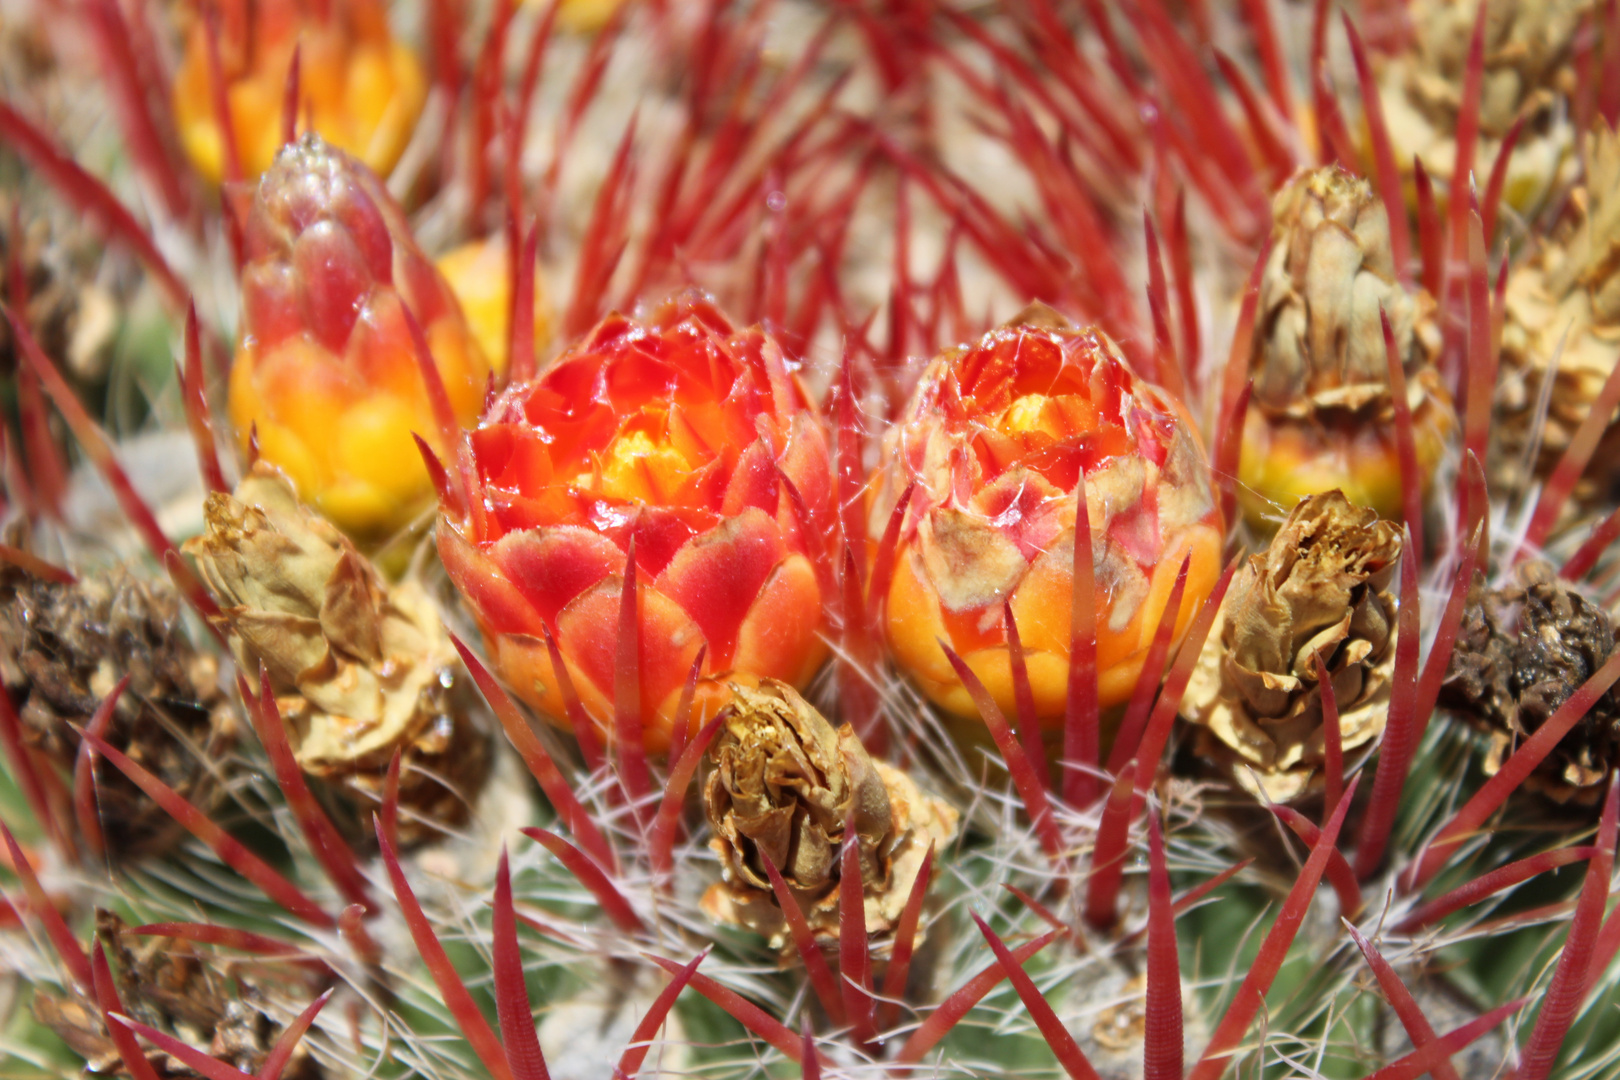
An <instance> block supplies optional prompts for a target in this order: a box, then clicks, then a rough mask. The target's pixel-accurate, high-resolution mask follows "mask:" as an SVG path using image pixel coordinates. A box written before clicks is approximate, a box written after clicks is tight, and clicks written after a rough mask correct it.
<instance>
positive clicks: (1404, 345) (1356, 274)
mask: <svg viewBox="0 0 1620 1080" xmlns="http://www.w3.org/2000/svg"><path fill="white" fill-rule="evenodd" d="M1271 212H1272V220H1273V229H1272V238H1273V245H1272V249H1271V255H1270V257H1269V259H1268V260H1267V262H1266V268H1265V272H1264V274H1263V275H1262V277H1261V280H1260V301H1259V321H1258V324H1257V332H1256V334H1255V339H1254V350H1253V352H1252V354H1251V360H1250V371H1251V372H1252V373H1253V375H1254V394H1253V397H1252V399H1251V401H1252V403H1253V404H1254V405H1255V406H1256V407H1258V408H1259V409H1261V410H1263V411H1264V412H1265V413H1266V414H1267V415H1269V416H1274V417H1288V418H1291V419H1295V420H1309V419H1311V418H1313V417H1314V416H1315V415H1316V414H1318V413H1322V412H1335V413H1347V414H1359V415H1365V414H1369V413H1377V412H1382V411H1387V409H1388V408H1389V374H1388V372H1389V362H1388V358H1387V353H1386V350H1385V346H1384V334H1383V328H1382V324H1381V322H1380V318H1379V312H1380V311H1382V312H1383V313H1384V314H1386V315H1388V316H1389V321H1390V326H1391V327H1392V328H1393V330H1394V331H1395V342H1396V346H1397V347H1398V349H1399V350H1400V354H1401V358H1402V361H1403V363H1405V364H1406V365H1407V368H1408V369H1409V370H1410V369H1413V368H1415V367H1416V366H1417V364H1418V362H1419V361H1420V360H1422V359H1423V358H1424V357H1425V356H1426V355H1427V353H1428V351H1429V346H1428V345H1427V344H1426V338H1427V337H1428V336H1432V333H1431V328H1430V324H1431V323H1432V315H1431V309H1432V307H1433V304H1432V302H1431V301H1430V300H1429V299H1428V297H1427V296H1426V295H1422V294H1420V295H1419V296H1416V297H1414V296H1413V295H1411V294H1409V293H1408V292H1407V291H1406V289H1405V288H1404V287H1403V286H1402V285H1401V283H1400V281H1399V280H1397V278H1396V274H1395V260H1394V256H1393V254H1392V253H1391V251H1390V242H1389V216H1388V214H1386V213H1385V211H1384V205H1383V203H1382V202H1381V201H1380V200H1379V198H1378V196H1377V194H1376V193H1375V192H1374V191H1373V189H1372V186H1371V185H1370V184H1368V183H1367V181H1365V180H1363V179H1360V178H1359V177H1356V176H1353V175H1351V174H1350V173H1348V172H1346V171H1345V170H1344V169H1342V168H1339V167H1338V166H1336V165H1329V166H1325V167H1322V168H1317V169H1308V170H1305V171H1304V172H1301V173H1299V174H1297V175H1295V177H1294V178H1293V179H1292V180H1290V181H1289V182H1288V183H1287V184H1286V185H1284V186H1283V188H1282V189H1281V190H1280V191H1279V192H1278V193H1277V195H1276V197H1275V198H1274V199H1273V200H1272V208H1271Z"/></svg>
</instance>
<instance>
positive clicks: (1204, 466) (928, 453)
mask: <svg viewBox="0 0 1620 1080" xmlns="http://www.w3.org/2000/svg"><path fill="white" fill-rule="evenodd" d="M883 458H884V461H883V465H882V466H881V470H880V475H879V476H878V477H877V478H876V482H875V485H874V487H875V490H876V491H877V498H876V499H875V505H874V521H875V522H876V523H877V528H878V529H881V528H882V524H883V522H884V521H885V520H886V519H887V518H888V516H889V515H890V514H891V513H892V512H893V507H894V504H895V501H896V500H897V499H898V497H899V496H900V494H901V493H902V492H903V491H904V490H905V489H906V488H907V486H908V485H910V484H912V483H913V482H915V484H916V487H915V488H914V490H913V492H912V495H911V501H910V505H909V507H908V508H907V510H906V511H905V518H904V519H903V521H902V524H901V530H900V536H899V544H898V547H897V549H896V551H895V555H894V560H895V561H894V578H893V582H892V584H891V586H890V588H889V593H888V596H887V598H886V612H887V614H886V618H885V624H884V625H885V629H886V633H887V638H888V642H889V647H890V649H891V651H892V653H893V656H894V659H895V661H896V663H898V664H899V666H900V668H901V669H902V670H903V671H905V673H906V674H907V675H909V676H910V677H911V678H912V679H914V680H916V682H917V685H918V686H919V687H920V688H921V689H922V690H923V692H924V693H925V694H927V695H928V697H930V698H931V699H933V700H934V701H935V702H937V703H939V704H940V705H941V706H943V707H944V708H945V709H947V710H949V711H951V712H953V713H956V714H958V715H961V716H966V717H973V716H977V715H978V713H977V710H976V709H975V707H974V705H973V702H972V700H971V698H970V696H969V694H968V692H967V690H966V689H965V688H964V687H963V685H962V684H961V682H960V681H959V680H958V678H957V677H956V674H955V672H954V670H953V668H952V666H951V664H950V662H949V660H948V658H947V657H946V655H945V653H944V650H943V649H942V648H941V642H944V643H945V644H948V645H950V646H951V648H952V649H954V650H955V651H956V652H957V653H958V654H959V655H960V656H961V657H962V659H963V660H964V661H966V663H967V664H968V666H969V667H970V668H972V669H973V672H974V673H975V674H976V675H977V676H978V677H979V679H980V680H981V681H982V682H983V683H984V684H985V686H986V688H988V689H989V690H990V692H991V693H992V695H994V697H995V699H996V702H997V704H998V705H999V706H1000V707H1001V708H1002V710H1003V711H1005V712H1007V713H1008V714H1009V715H1011V714H1012V710H1013V708H1014V699H1013V681H1012V674H1011V662H1010V659H1009V652H1008V645H1007V627H1006V625H1005V622H1004V610H1005V608H1007V607H1008V606H1010V608H1011V612H1012V617H1013V618H1014V619H1015V620H1016V622H1017V629H1018V633H1019V636H1020V639H1021V642H1022V645H1023V648H1024V650H1025V654H1026V663H1027V665H1028V670H1029V677H1030V683H1031V686H1032V689H1033V690H1034V695H1035V707H1036V711H1037V715H1038V716H1039V718H1040V720H1041V722H1042V723H1043V724H1045V725H1048V726H1050V725H1053V724H1055V723H1056V722H1057V721H1058V720H1059V719H1061V717H1062V716H1063V714H1064V707H1065V702H1066V694H1067V688H1068V671H1069V649H1070V621H1071V608H1072V601H1071V595H1072V592H1073V564H1074V535H1075V533H1074V530H1075V520H1076V506H1077V500H1078V492H1079V490H1080V486H1081V479H1082V474H1083V479H1084V487H1085V497H1086V511H1087V515H1088V518H1089V522H1090V537H1091V552H1092V563H1093V568H1094V573H1095V581H1096V588H1095V596H1094V597H1092V598H1091V599H1092V602H1094V603H1095V604H1096V615H1097V688H1098V700H1099V702H1100V703H1101V704H1102V705H1103V706H1104V707H1107V706H1111V705H1117V704H1121V703H1123V702H1124V701H1125V700H1126V699H1127V698H1128V697H1129V696H1130V694H1131V690H1132V688H1133V687H1134V686H1135V685H1136V679H1137V675H1138V674H1139V673H1140V672H1141V669H1142V664H1143V662H1144V661H1145V659H1146V657H1147V653H1148V650H1149V648H1150V647H1151V645H1152V642H1153V637H1154V632H1155V631H1156V630H1157V629H1158V625H1159V620H1160V617H1161V615H1162V614H1163V612H1164V609H1165V606H1166V603H1167V601H1168V599H1169V596H1170V591H1171V587H1172V585H1173V583H1174V582H1175V580H1176V577H1177V574H1178V572H1179V570H1180V567H1181V564H1182V562H1183V561H1184V560H1187V561H1188V576H1187V584H1186V586H1185V592H1184V594H1183V601H1182V604H1181V610H1180V613H1179V614H1178V615H1177V616H1175V618H1176V630H1175V640H1177V641H1179V640H1180V636H1181V634H1182V633H1184V632H1185V630H1186V626H1187V624H1188V623H1189V622H1190V621H1191V618H1192V615H1193V613H1194V612H1195V611H1196V610H1197V609H1198V607H1199V606H1200V604H1201V603H1202V602H1203V599H1204V598H1205V597H1206V596H1208V595H1209V592H1210V590H1211V588H1213V586H1214V584H1215V579H1216V576H1217V575H1218V574H1219V572H1220V558H1221V543H1222V539H1221V538H1222V528H1221V521H1220V511H1219V509H1218V507H1217V506H1216V504H1215V499H1214V494H1213V489H1212V486H1211V478H1210V469H1209V464H1208V462H1207V460H1206V459H1205V457H1204V451H1203V448H1202V446H1201V445H1200V443H1199V439H1198V436H1197V434H1196V433H1195V431H1194V430H1193V427H1192V425H1191V423H1190V422H1189V421H1188V419H1187V415H1186V412H1185V410H1184V408H1183V407H1182V406H1181V404H1180V403H1179V402H1177V401H1175V400H1174V399H1172V398H1171V397H1170V396H1169V395H1168V394H1166V393H1165V392H1164V391H1163V390H1161V389H1159V388H1158V387H1155V386H1153V385H1151V384H1149V383H1147V382H1145V381H1144V380H1142V379H1141V378H1140V377H1139V376H1137V375H1136V374H1135V373H1134V372H1133V371H1132V370H1131V367H1130V365H1129V364H1128V363H1127V362H1126V360H1125V358H1124V356H1123V355H1122V354H1121V352H1120V351H1119V349H1118V347H1117V346H1115V345H1114V343H1113V342H1112V341H1110V340H1109V339H1108V337H1107V335H1105V334H1103V333H1102V332H1101V331H1099V330H1080V329H1076V328H1074V327H1072V326H1068V325H1067V324H1065V323H1064V322H1063V321H1062V320H1061V318H1058V317H1056V316H1055V314H1054V313H1051V312H1049V311H1039V310H1031V311H1028V312H1025V313H1024V314H1023V315H1021V316H1020V317H1019V318H1017V319H1014V320H1013V321H1012V322H1010V323H1007V324H1006V325H1004V326H1002V327H1000V328H998V329H996V330H992V331H991V332H990V333H988V334H986V335H985V336H984V337H983V338H981V339H980V340H979V341H977V342H975V343H973V344H971V345H969V346H966V347H963V348H956V349H951V350H948V351H946V352H945V353H943V354H941V355H940V356H938V357H936V358H934V360H933V361H932V362H930V364H929V365H928V367H927V369H926V370H925V371H924V372H923V375H922V381H921V382H920V383H919V384H918V387H917V389H916V391H915V392H914V394H913V395H912V398H911V401H910V403H909V404H908V405H907V407H906V411H905V414H904V416H903V417H902V419H901V420H900V422H899V423H898V424H896V425H895V427H894V428H893V429H891V430H890V432H889V434H888V436H887V437H886V439H885V440H884V447H883Z"/></svg>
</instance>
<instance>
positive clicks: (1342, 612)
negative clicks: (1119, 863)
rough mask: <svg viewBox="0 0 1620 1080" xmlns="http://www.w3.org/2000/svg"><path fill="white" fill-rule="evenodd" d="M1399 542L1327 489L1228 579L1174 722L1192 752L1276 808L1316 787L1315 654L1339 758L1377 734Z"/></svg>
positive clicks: (1318, 706)
mask: <svg viewBox="0 0 1620 1080" xmlns="http://www.w3.org/2000/svg"><path fill="white" fill-rule="evenodd" d="M1400 550H1401V534H1400V531H1399V530H1398V529H1397V528H1396V527H1395V526H1394V524H1392V523H1391V522H1388V521H1382V520H1379V518H1378V515H1377V514H1376V513H1374V512H1373V511H1371V510H1369V509H1366V508H1363V507H1357V506H1353V505H1352V504H1351V503H1350V501H1349V500H1348V499H1346V498H1345V497H1344V495H1343V493H1341V492H1338V491H1330V492H1328V493H1327V494H1325V495H1315V496H1312V497H1310V498H1308V499H1305V500H1304V501H1302V502H1301V503H1299V504H1298V505H1297V506H1295V507H1294V509H1293V511H1292V512H1291V513H1290V514H1289V515H1288V518H1287V520H1286V521H1284V522H1283V524H1282V527H1281V528H1280V529H1279V530H1278V532H1277V535H1276V536H1275V537H1273V538H1272V540H1271V543H1270V545H1269V546H1268V547H1267V548H1266V550H1265V551H1264V552H1262V553H1260V554H1257V555H1251V556H1250V557H1249V561H1248V563H1247V565H1245V566H1244V567H1243V568H1242V569H1240V570H1239V571H1238V574H1237V576H1236V577H1235V578H1233V580H1232V585H1231V588H1230V590H1229V591H1228V593H1227V596H1226V600H1225V601H1224V602H1223V603H1222V605H1221V611H1220V613H1219V615H1218V616H1217V619H1216V623H1215V626H1214V628H1213V629H1212V631H1211V633H1210V637H1209V640H1208V643H1207V644H1206V645H1205V646H1204V651H1203V652H1202V653H1201V654H1200V655H1199V658H1198V666H1197V668H1196V669H1195V670H1194V672H1193V676H1192V679H1191V681H1190V682H1189V683H1188V686H1187V694H1186V697H1185V698H1184V699H1183V703H1182V715H1183V716H1185V717H1186V718H1187V719H1188V720H1191V721H1192V722H1193V723H1195V724H1198V725H1200V727H1202V728H1203V731H1202V732H1201V738H1200V740H1199V744H1198V745H1199V748H1200V752H1201V753H1202V754H1203V756H1205V757H1206V758H1209V759H1212V760H1214V761H1216V762H1217V763H1218V764H1220V765H1221V766H1222V767H1223V768H1224V769H1226V770H1228V771H1230V772H1231V773H1232V775H1233V777H1234V778H1235V779H1236V780H1237V781H1238V783H1240V784H1241V785H1243V786H1244V787H1245V788H1248V789H1250V790H1255V789H1256V788H1258V791H1256V793H1257V794H1260V793H1263V794H1264V795H1265V797H1266V798H1268V799H1271V800H1273V801H1284V800H1289V799H1295V798H1298V797H1300V796H1302V795H1304V794H1306V793H1308V792H1311V791H1314V790H1317V789H1318V788H1319V787H1320V785H1321V782H1322V775H1321V769H1322V765H1323V762H1324V756H1325V750H1326V744H1325V738H1324V736H1323V733H1322V696H1321V694H1322V692H1321V686H1320V677H1319V674H1318V669H1317V667H1316V659H1315V658H1316V656H1317V655H1318V654H1320V655H1321V657H1322V659H1323V661H1324V662H1325V663H1326V664H1327V670H1328V673H1329V676H1330V678H1332V680H1333V692H1334V699H1335V701H1336V702H1337V704H1338V707H1339V731H1340V741H1341V744H1342V746H1343V748H1344V749H1345V750H1353V749H1356V748H1358V747H1364V746H1367V745H1368V744H1370V743H1371V742H1372V741H1373V740H1375V739H1377V738H1378V736H1379V734H1381V733H1382V731H1383V730H1384V722H1385V720H1386V719H1387V718H1388V714H1389V695H1390V680H1391V677H1392V675H1393V673H1394V665H1395V649H1394V641H1395V609H1396V603H1395V597H1394V595H1393V593H1392V592H1391V591H1390V583H1391V581H1392V579H1393V577H1394V573H1395V567H1396V564H1397V562H1398V560H1399V558H1400Z"/></svg>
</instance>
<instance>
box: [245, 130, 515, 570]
mask: <svg viewBox="0 0 1620 1080" xmlns="http://www.w3.org/2000/svg"><path fill="white" fill-rule="evenodd" d="M244 237H245V242H246V256H247V262H246V265H245V266H244V267H243V268H242V343H241V346H240V348H239V349H238V350H237V354H236V360H235V363H234V364H233V366H232V368H231V379H230V394H229V408H230V417H231V423H232V425H233V426H234V428H235V430H236V435H237V440H238V442H239V443H240V445H241V448H242V450H243V451H244V453H247V452H249V451H250V449H251V444H253V443H255V442H256V443H257V446H258V452H259V455H260V456H261V457H262V458H263V459H264V460H266V461H268V462H270V463H271V464H272V465H275V466H276V467H277V468H279V469H281V470H282V471H283V472H284V473H286V474H287V476H288V478H289V479H291V480H292V482H293V484H294V486H295V487H296V488H297V489H298V495H299V498H300V499H302V500H303V501H304V502H307V503H309V504H311V505H313V506H314V507H315V508H316V509H317V510H319V511H320V512H321V513H322V514H324V515H325V516H326V517H327V518H329V519H331V521H332V522H333V523H334V524H336V525H337V526H338V527H340V528H342V529H343V530H344V531H345V532H348V533H349V534H350V535H352V536H355V537H357V538H361V539H372V540H375V539H380V538H383V537H386V536H387V535H388V534H390V533H392V532H394V531H395V530H397V529H400V528H402V527H403V526H405V525H407V524H409V523H410V522H411V521H412V520H413V519H415V518H416V517H417V516H418V515H420V514H421V513H422V512H423V511H424V510H426V509H427V508H428V507H429V506H431V505H432V502H433V487H432V484H431V483H430V481H429V478H428V474H427V470H426V468H425V467H424V466H423V464H422V457H421V454H420V453H418V451H417V449H416V442H415V439H414V437H413V436H415V435H418V434H420V435H421V436H422V437H423V438H426V439H427V440H428V442H429V443H431V444H432V445H433V446H434V448H435V450H436V451H437V452H438V453H440V454H444V453H447V452H448V451H449V450H450V448H449V447H446V446H442V445H440V444H441V442H442V440H441V438H440V436H439V428H438V425H437V423H436V422H435V417H434V411H433V407H432V404H431V398H430V396H429V390H428V387H427V384H426V382H425V381H424V380H423V373H422V370H421V364H420V362H419V360H418V358H417V353H416V349H415V346H414V344H413V341H412V337H411V333H410V331H409V324H408V322H407V320H406V317H405V314H406V311H407V309H408V310H409V311H410V312H411V313H412V314H413V315H414V316H415V317H416V319H417V321H418V322H419V323H420V324H421V327H422V330H423V332H424V334H425V336H426V339H427V344H428V350H429V352H431V353H432V355H433V360H434V363H435V366H436V367H437V368H438V371H439V378H440V379H441V380H442V381H443V383H444V388H445V391H446V392H447V393H448V395H449V399H450V405H451V409H452V410H453V411H454V413H455V416H456V420H457V421H458V422H460V423H462V424H470V423H471V422H472V421H473V420H475V419H476V418H477V416H478V410H479V406H480V405H481V404H482V403H483V400H484V394H485V391H486V388H487V386H488V383H489V379H490V376H491V369H490V365H489V361H488V360H486V359H485V357H484V353H483V350H482V349H480V348H479V347H478V342H477V340H476V338H475V337H474V336H473V333H472V331H471V329H470V328H469V327H468V325H467V320H466V319H465V318H464V317H463V316H462V313H461V307H460V305H459V304H457V303H456V298H455V294H454V293H452V292H451V290H450V287H449V286H448V285H447V284H445V281H444V278H443V276H442V275H440V273H439V272H438V271H437V270H436V269H434V266H433V263H432V262H430V261H429V260H428V258H427V256H426V255H424V254H423V253H422V249H421V248H420V247H418V246H417V244H416V241H415V240H414V239H413V238H412V236H411V232H410V227H409V225H407V224H406V221H405V217H404V215H403V214H402V213H401V212H400V209H399V207H398V205H396V204H395V202H394V201H393V199H391V198H389V196H388V192H387V191H386V190H385V189H384V188H383V186H382V183H381V181H379V180H378V179H377V177H376V176H375V175H373V174H372V173H371V172H370V171H369V170H368V169H366V167H365V166H363V165H361V164H360V163H359V162H357V161H355V160H354V159H353V158H351V157H349V156H348V155H347V154H345V153H343V152H342V151H341V150H337V149H334V148H333V147H331V146H328V145H327V144H326V142H325V141H323V140H322V139H321V138H320V137H319V136H316V135H313V134H310V135H305V136H304V137H303V138H302V139H301V140H299V141H298V142H297V143H293V144H290V145H288V146H287V147H285V148H284V149H283V150H282V151H281V153H280V154H279V155H277V157H276V162H275V165H274V166H273V167H271V169H270V170H269V171H268V172H266V173H265V174H264V177H263V178H262V179H261V180H260V182H259V187H258V192H257V194H256V196H255V198H254V200H253V209H252V212H251V213H250V214H249V216H248V219H247V225H246V228H245V230H244ZM497 374H498V373H497Z"/></svg>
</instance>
